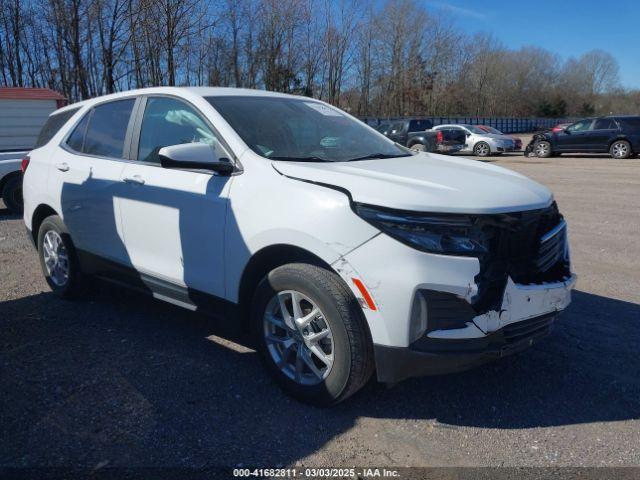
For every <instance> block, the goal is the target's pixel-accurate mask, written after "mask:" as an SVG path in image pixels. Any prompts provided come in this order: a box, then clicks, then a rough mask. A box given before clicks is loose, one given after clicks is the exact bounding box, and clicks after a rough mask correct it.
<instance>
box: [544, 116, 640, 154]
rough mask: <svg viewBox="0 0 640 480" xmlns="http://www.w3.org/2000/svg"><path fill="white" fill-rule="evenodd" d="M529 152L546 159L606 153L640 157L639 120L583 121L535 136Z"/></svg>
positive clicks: (634, 118) (608, 119)
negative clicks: (555, 156) (561, 155)
mask: <svg viewBox="0 0 640 480" xmlns="http://www.w3.org/2000/svg"><path fill="white" fill-rule="evenodd" d="M533 142H534V146H533V151H534V153H535V154H536V156H538V157H542V158H547V157H550V156H552V155H557V154H560V153H580V152H585V153H609V154H611V156H612V157H613V158H628V157H630V156H631V155H633V154H636V153H640V116H634V117H632V116H611V117H599V118H585V119H583V120H580V121H578V122H576V123H573V124H571V125H569V126H567V127H565V128H563V129H559V130H558V131H553V130H552V131H549V132H544V133H540V134H538V135H536V136H535V137H534V139H533Z"/></svg>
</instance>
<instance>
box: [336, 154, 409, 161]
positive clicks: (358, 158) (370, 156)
mask: <svg viewBox="0 0 640 480" xmlns="http://www.w3.org/2000/svg"><path fill="white" fill-rule="evenodd" d="M399 157H411V154H410V153H400V154H398V155H395V154H394V155H391V154H388V153H371V154H369V155H363V156H362V157H355V158H350V159H349V160H347V162H355V161H357V160H373V159H382V158H399Z"/></svg>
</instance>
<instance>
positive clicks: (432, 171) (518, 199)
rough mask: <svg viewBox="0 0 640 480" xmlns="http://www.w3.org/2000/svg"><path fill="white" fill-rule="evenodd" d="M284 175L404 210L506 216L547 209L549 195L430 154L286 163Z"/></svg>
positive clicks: (499, 172) (481, 167)
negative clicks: (348, 160)
mask: <svg viewBox="0 0 640 480" xmlns="http://www.w3.org/2000/svg"><path fill="white" fill-rule="evenodd" d="M273 167H274V168H275V169H276V170H277V171H278V172H279V173H281V174H282V175H285V176H287V177H290V178H294V179H298V180H306V181H310V182H314V183H319V184H325V185H329V186H334V187H339V188H342V189H345V190H347V191H348V192H349V193H350V195H351V197H352V198H353V200H354V201H356V202H360V203H366V204H370V205H378V206H382V207H388V208H397V209H401V210H413V211H422V212H450V213H504V212H514V211H519V210H533V209H537V208H544V207H547V206H548V205H549V204H550V203H551V201H552V200H553V196H552V195H551V192H550V191H549V190H548V189H547V188H546V187H544V186H542V185H540V184H539V183H536V182H534V181H533V180H530V179H528V178H527V177H525V176H523V175H520V174H519V173H516V172H513V171H511V170H507V169H505V168H501V167H496V166H494V165H489V164H485V163H480V162H478V161H475V160H468V159H466V158H454V157H448V156H444V155H436V154H432V153H420V154H418V155H412V156H411V157H400V158H391V159H381V160H365V161H355V162H349V163H348V162H336V163H329V162H326V163H324V162H317V163H316V162H313V163H312V162H309V163H301V162H283V161H274V162H273Z"/></svg>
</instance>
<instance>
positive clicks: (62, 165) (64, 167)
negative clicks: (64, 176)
mask: <svg viewBox="0 0 640 480" xmlns="http://www.w3.org/2000/svg"><path fill="white" fill-rule="evenodd" d="M56 168H57V169H58V170H60V171H61V172H68V171H69V164H67V163H56Z"/></svg>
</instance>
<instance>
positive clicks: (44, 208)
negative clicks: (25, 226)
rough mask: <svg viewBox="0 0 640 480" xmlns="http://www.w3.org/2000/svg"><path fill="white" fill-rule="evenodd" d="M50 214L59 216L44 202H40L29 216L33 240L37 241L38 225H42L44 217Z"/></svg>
mask: <svg viewBox="0 0 640 480" xmlns="http://www.w3.org/2000/svg"><path fill="white" fill-rule="evenodd" d="M51 215H58V216H60V215H59V214H58V212H56V211H55V210H54V209H53V208H52V207H51V206H50V205H47V204H45V203H41V204H40V205H38V206H37V207H36V208H35V210H34V211H33V215H32V216H31V236H32V237H33V241H34V242H36V243H37V240H38V230H40V225H42V222H43V221H44V219H45V218H47V217H50V216H51Z"/></svg>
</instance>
